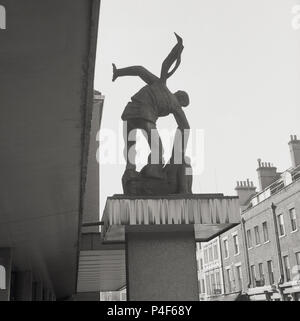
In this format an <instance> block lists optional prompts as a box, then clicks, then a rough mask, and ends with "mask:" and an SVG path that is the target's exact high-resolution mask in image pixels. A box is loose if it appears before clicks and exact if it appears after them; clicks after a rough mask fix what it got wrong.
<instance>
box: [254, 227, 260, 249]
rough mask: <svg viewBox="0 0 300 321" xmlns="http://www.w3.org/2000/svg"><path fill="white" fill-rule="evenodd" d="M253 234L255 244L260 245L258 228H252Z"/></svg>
mask: <svg viewBox="0 0 300 321" xmlns="http://www.w3.org/2000/svg"><path fill="white" fill-rule="evenodd" d="M254 233H255V244H256V245H259V244H260V235H259V228H258V226H255V227H254Z"/></svg>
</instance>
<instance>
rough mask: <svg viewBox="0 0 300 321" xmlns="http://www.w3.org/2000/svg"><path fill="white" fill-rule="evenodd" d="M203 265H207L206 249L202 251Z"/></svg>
mask: <svg viewBox="0 0 300 321" xmlns="http://www.w3.org/2000/svg"><path fill="white" fill-rule="evenodd" d="M204 263H205V264H207V249H205V250H204Z"/></svg>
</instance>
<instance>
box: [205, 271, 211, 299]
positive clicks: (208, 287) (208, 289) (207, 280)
mask: <svg viewBox="0 0 300 321" xmlns="http://www.w3.org/2000/svg"><path fill="white" fill-rule="evenodd" d="M205 282H206V289H207V292H206V293H207V294H208V295H211V287H210V280H209V275H206V276H205Z"/></svg>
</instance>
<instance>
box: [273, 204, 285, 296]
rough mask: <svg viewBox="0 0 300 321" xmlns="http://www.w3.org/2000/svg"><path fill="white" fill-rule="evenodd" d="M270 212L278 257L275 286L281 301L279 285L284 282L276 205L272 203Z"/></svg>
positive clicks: (281, 292)
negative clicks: (277, 276)
mask: <svg viewBox="0 0 300 321" xmlns="http://www.w3.org/2000/svg"><path fill="white" fill-rule="evenodd" d="M271 208H272V214H273V223H274V230H275V240H276V249H277V257H278V266H279V271H280V279H279V281H278V284H277V287H278V290H279V292H280V296H281V299H282V301H284V295H283V290H282V289H281V287H280V285H281V284H282V283H283V282H284V272H283V264H282V254H281V247H280V240H279V233H278V225H277V217H276V208H277V206H276V205H275V204H274V203H272V205H271Z"/></svg>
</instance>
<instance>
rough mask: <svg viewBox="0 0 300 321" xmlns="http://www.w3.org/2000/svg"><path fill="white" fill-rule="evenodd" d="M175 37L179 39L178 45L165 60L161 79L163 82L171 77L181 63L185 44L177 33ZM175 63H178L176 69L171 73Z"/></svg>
mask: <svg viewBox="0 0 300 321" xmlns="http://www.w3.org/2000/svg"><path fill="white" fill-rule="evenodd" d="M175 36H176V38H177V44H176V45H175V46H174V48H173V49H172V50H171V52H170V53H169V55H168V56H167V58H166V59H165V60H164V62H163V64H162V67H161V74H160V79H161V80H163V81H166V80H167V79H168V78H169V77H171V76H172V75H173V74H174V72H175V71H176V70H177V68H178V67H179V65H180V63H181V53H182V51H183V48H184V47H183V42H182V38H181V37H180V36H178V35H177V34H176V33H175ZM175 61H176V64H175V66H174V68H173V69H172V70H171V71H169V70H170V68H171V66H172V65H173V64H174V62H175Z"/></svg>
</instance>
